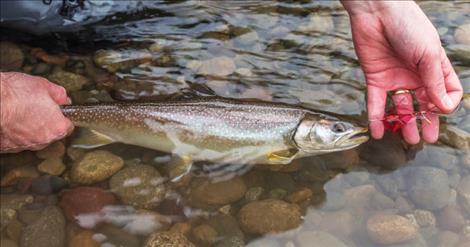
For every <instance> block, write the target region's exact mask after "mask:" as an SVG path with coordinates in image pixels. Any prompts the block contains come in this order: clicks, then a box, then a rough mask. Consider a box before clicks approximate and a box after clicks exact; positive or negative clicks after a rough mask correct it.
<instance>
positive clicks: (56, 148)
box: [36, 141, 65, 159]
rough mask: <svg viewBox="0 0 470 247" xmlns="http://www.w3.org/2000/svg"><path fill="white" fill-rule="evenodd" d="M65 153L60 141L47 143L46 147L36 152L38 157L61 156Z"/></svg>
mask: <svg viewBox="0 0 470 247" xmlns="http://www.w3.org/2000/svg"><path fill="white" fill-rule="evenodd" d="M64 154H65V146H64V144H63V143H62V142H61V141H56V142H54V143H51V144H49V145H48V146H47V147H45V148H43V149H41V150H39V151H37V152H36V156H37V157H38V158H40V159H49V158H62V157H63V156H64Z"/></svg>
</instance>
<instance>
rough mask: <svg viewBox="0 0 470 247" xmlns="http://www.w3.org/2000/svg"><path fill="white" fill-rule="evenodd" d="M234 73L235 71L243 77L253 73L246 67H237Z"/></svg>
mask: <svg viewBox="0 0 470 247" xmlns="http://www.w3.org/2000/svg"><path fill="white" fill-rule="evenodd" d="M235 73H237V74H239V75H241V76H245V77H250V76H252V75H253V73H252V72H251V70H250V69H248V68H238V69H236V70H235Z"/></svg>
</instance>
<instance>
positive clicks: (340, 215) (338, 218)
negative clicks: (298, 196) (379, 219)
mask: <svg viewBox="0 0 470 247" xmlns="http://www.w3.org/2000/svg"><path fill="white" fill-rule="evenodd" d="M306 221H307V220H306ZM312 223H313V224H316V223H318V229H320V230H322V231H324V232H334V233H335V236H336V237H341V238H343V239H348V238H350V237H351V236H352V235H353V232H354V231H355V228H356V224H357V219H356V218H355V217H354V216H353V214H352V213H350V212H348V211H344V210H342V211H335V212H325V213H324V214H322V215H321V219H319V220H318V221H316V222H312ZM315 229H316V228H315Z"/></svg>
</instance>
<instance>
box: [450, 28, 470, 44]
mask: <svg viewBox="0 0 470 247" xmlns="http://www.w3.org/2000/svg"><path fill="white" fill-rule="evenodd" d="M454 38H455V41H457V43H460V44H465V45H470V23H466V24H463V25H461V26H459V27H458V28H457V29H455V33H454Z"/></svg>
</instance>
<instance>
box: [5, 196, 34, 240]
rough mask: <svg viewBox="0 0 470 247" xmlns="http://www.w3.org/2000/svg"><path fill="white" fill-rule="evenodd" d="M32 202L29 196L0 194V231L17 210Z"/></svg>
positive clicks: (14, 215)
mask: <svg viewBox="0 0 470 247" xmlns="http://www.w3.org/2000/svg"><path fill="white" fill-rule="evenodd" d="M32 202H33V197H32V196H30V195H12V194H0V231H2V230H3V228H4V227H6V226H7V225H8V223H10V221H11V220H13V219H14V218H15V217H16V215H17V210H19V209H21V208H22V207H23V206H25V205H26V204H30V203H32Z"/></svg>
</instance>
